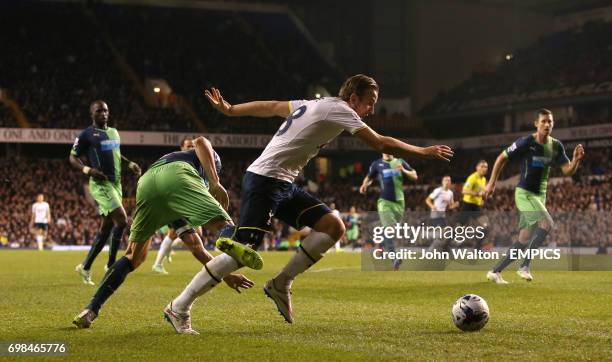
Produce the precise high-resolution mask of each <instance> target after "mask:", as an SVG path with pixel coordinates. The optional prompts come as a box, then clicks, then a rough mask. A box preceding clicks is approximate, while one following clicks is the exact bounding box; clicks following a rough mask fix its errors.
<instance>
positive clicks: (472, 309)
mask: <svg viewBox="0 0 612 362" xmlns="http://www.w3.org/2000/svg"><path fill="white" fill-rule="evenodd" d="M452 317H453V323H455V325H456V326H457V328H459V329H461V330H462V331H467V332H474V331H477V330H480V329H482V327H484V326H485V324H487V322H488V321H489V306H488V305H487V302H486V301H485V300H484V299H482V298H481V297H479V296H477V295H476V294H466V295H464V296H463V297H461V298H459V299H457V301H456V302H455V304H453V310H452Z"/></svg>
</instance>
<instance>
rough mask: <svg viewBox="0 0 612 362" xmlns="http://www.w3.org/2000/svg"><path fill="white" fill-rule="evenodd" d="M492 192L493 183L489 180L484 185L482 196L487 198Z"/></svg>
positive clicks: (493, 189) (493, 190) (493, 188)
mask: <svg viewBox="0 0 612 362" xmlns="http://www.w3.org/2000/svg"><path fill="white" fill-rule="evenodd" d="M494 192H495V184H492V183H490V182H489V183H488V184H487V186H485V192H484V198H485V199H488V198H489V197H491V196H492V195H493V193H494Z"/></svg>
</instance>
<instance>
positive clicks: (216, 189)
mask: <svg viewBox="0 0 612 362" xmlns="http://www.w3.org/2000/svg"><path fill="white" fill-rule="evenodd" d="M208 191H209V192H210V194H211V195H212V196H213V197H214V198H215V200H217V201H219V203H220V204H221V206H222V207H223V209H225V210H227V208H228V207H229V195H228V194H227V190H226V189H225V188H224V187H223V185H221V184H210V185H209V186H208Z"/></svg>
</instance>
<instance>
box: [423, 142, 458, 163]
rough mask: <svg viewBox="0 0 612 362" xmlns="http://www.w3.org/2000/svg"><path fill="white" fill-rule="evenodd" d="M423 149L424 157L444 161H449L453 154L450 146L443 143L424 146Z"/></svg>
mask: <svg viewBox="0 0 612 362" xmlns="http://www.w3.org/2000/svg"><path fill="white" fill-rule="evenodd" d="M424 150H425V152H424V155H425V158H432V159H435V160H441V161H446V162H450V159H451V157H453V154H454V152H453V150H452V149H451V148H450V147H448V146H444V145H442V146H441V145H436V146H429V147H425V148H424Z"/></svg>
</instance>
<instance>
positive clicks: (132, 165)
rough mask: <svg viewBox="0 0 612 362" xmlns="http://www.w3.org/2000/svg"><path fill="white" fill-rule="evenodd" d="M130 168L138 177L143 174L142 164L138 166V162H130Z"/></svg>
mask: <svg viewBox="0 0 612 362" xmlns="http://www.w3.org/2000/svg"><path fill="white" fill-rule="evenodd" d="M128 168H129V169H130V170H131V171H132V172H133V173H134V175H136V176H137V177H140V175H141V174H142V170H141V169H140V166H138V164H137V163H136V162H130V163H128Z"/></svg>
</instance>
